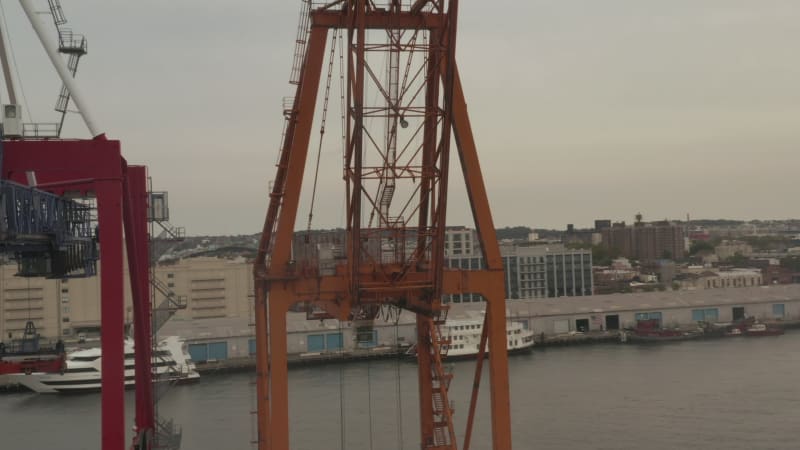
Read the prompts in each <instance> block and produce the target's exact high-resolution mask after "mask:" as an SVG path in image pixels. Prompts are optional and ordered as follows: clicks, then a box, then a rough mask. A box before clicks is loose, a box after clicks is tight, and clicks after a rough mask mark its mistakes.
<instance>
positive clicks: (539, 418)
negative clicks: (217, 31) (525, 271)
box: [0, 332, 800, 450]
mask: <svg viewBox="0 0 800 450" xmlns="http://www.w3.org/2000/svg"><path fill="white" fill-rule="evenodd" d="M453 369H454V371H455V374H456V377H455V379H454V381H453V384H452V386H451V399H453V400H455V406H456V419H457V433H458V434H459V439H460V438H461V435H463V430H464V420H465V413H466V409H467V405H468V401H469V394H470V388H471V384H472V373H473V370H474V362H469V361H467V362H458V363H455V364H453ZM510 373H511V390H512V415H513V425H512V427H513V439H514V446H515V448H516V449H608V450H641V449H648V450H668V449H669V450H675V449H698V450H700V449H702V450H707V449H725V450H769V449H787V450H788V449H797V448H800V386H799V385H798V379H800V333H797V332H793V333H789V334H786V335H784V336H780V337H770V338H758V339H756V338H752V339H747V338H737V339H729V340H718V341H705V342H684V343H676V344H670V345H662V346H647V347H640V346H632V345H603V346H590V347H573V348H557V349H549V350H536V351H534V352H533V353H532V354H530V355H521V356H515V357H512V358H511V363H510ZM251 380H252V377H251V375H250V374H233V375H217V376H205V377H203V379H202V380H201V381H200V383H198V384H196V385H192V386H178V387H175V388H173V389H172V390H171V391H170V392H168V393H167V394H166V396H165V397H164V398H163V400H162V401H161V403H160V404H159V409H160V412H161V414H162V415H164V416H167V417H173V418H174V419H175V421H176V422H177V423H179V424H182V426H183V447H182V448H183V449H185V450H194V449H202V450H212V449H213V450H217V449H228V448H230V449H249V448H251V447H250V444H249V443H250V440H251V439H252V436H253V427H252V419H251V416H250V414H249V411H251V410H253V409H255V407H254V404H253V401H252V398H253V392H254V388H253V386H251V384H250V381H251ZM484 380H486V378H484ZM290 381H291V382H290V384H291V385H290V398H291V411H290V415H291V420H292V432H291V433H292V436H291V439H292V448H293V449H298V450H300V449H302V450H305V449H308V450H312V449H313V450H321V449H337V448H347V449H349V450H358V449H371V448H372V449H381V450H384V449H403V450H406V449H408V450H410V449H418V448H419V443H418V437H417V434H418V433H417V429H418V420H417V418H416V409H417V399H416V388H417V386H416V367H415V366H414V365H413V364H411V363H407V362H396V361H381V362H371V363H355V364H346V365H330V366H321V367H312V368H300V369H292V370H290ZM484 387H485V388H488V385H484ZM342 393H344V396H342V395H341V394H342ZM487 397H488V389H483V394H482V398H481V401H480V402H479V405H478V408H479V410H480V411H479V416H478V418H477V421H476V435H475V438H474V441H473V442H474V445H473V447H472V448H475V449H481V448H487V447H488V442H489V433H488V425H489V424H488V421H487V419H488V414H487V413H486V411H485V409H484V408H482V407H485V406H486V404H487V403H486V400H487ZM127 398H128V400H129V403H130V404H129V405H128V406H129V408H128V411H129V417H128V418H129V421H130V420H132V418H131V415H132V407H133V405H132V402H133V396H132V393H129V394H128V397H127ZM342 398H343V399H344V400H343V401H342ZM342 412H344V417H345V420H344V421H342V420H340V417H342ZM481 412H482V414H480V413H481ZM398 424H400V425H401V426H398ZM398 429H402V433H401V432H398ZM99 430H100V396H99V395H98V394H88V395H81V396H50V395H36V394H10V395H0V439H1V440H0V443H1V444H2V445H0V447H2V448H31V449H33V448H58V449H97V448H99ZM343 441H344V444H345V445H344V446H342V443H343Z"/></svg>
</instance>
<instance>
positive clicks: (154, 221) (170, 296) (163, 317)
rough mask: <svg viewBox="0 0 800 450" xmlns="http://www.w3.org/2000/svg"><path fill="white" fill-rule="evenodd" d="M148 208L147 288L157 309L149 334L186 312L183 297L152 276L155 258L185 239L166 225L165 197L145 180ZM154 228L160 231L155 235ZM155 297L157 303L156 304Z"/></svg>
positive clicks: (182, 233)
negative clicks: (146, 183) (183, 311)
mask: <svg viewBox="0 0 800 450" xmlns="http://www.w3.org/2000/svg"><path fill="white" fill-rule="evenodd" d="M148 189H149V198H150V201H149V207H148V212H147V220H148V222H150V267H151V271H150V285H151V287H152V301H153V304H154V305H156V304H158V306H156V307H154V308H153V322H152V324H153V333H157V332H158V330H160V329H161V327H162V326H164V324H165V323H167V321H168V320H169V319H170V318H171V317H172V316H174V315H175V313H176V312H178V311H179V310H181V309H186V304H187V299H186V296H185V295H175V292H173V291H172V288H171V287H170V286H169V285H168V284H167V283H164V282H163V281H161V280H160V279H158V277H156V271H155V266H156V262H157V261H158V259H159V258H160V257H161V255H163V254H164V253H165V252H166V251H167V250H169V248H170V247H171V245H172V244H173V243H175V242H180V241H182V240H183V239H184V237H185V236H186V230H185V229H184V228H183V227H176V226H173V225H172V224H170V223H169V196H168V195H167V193H166V192H163V191H161V192H154V191H153V189H152V180H148ZM156 226H158V227H159V228H160V229H161V232H160V233H158V236H156V233H155V232H156ZM158 298H161V301H160V302H158V300H157V299H158Z"/></svg>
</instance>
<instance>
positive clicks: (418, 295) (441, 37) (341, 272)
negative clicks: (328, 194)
mask: <svg viewBox="0 0 800 450" xmlns="http://www.w3.org/2000/svg"><path fill="white" fill-rule="evenodd" d="M334 8H336V10H334ZM423 9H424V10H426V11H425V12H422V10H423ZM445 11H446V12H445ZM456 13H457V0H449V1H448V2H447V8H445V2H444V0H437V1H418V2H416V3H415V4H414V6H413V9H411V10H407V11H404V10H402V7H401V6H400V2H392V5H391V6H390V7H389V8H388V9H386V10H383V9H375V8H374V7H373V6H372V2H368V1H367V0H349V1H347V0H346V1H339V2H332V3H331V4H330V5H329V7H328V8H322V9H317V10H315V11H311V12H310V15H311V20H310V23H311V30H310V35H309V39H308V43H307V47H306V53H305V56H304V63H303V65H302V68H301V73H300V78H299V83H298V84H297V94H296V96H295V98H294V105H293V107H292V110H291V111H290V114H289V117H288V122H287V132H286V137H285V140H284V143H283V146H282V150H281V155H280V162H279V164H278V167H277V174H276V177H275V184H274V185H273V189H272V193H271V194H270V205H269V208H268V210H267V217H266V219H265V223H264V228H263V233H262V237H261V242H260V245H259V254H258V256H257V258H256V261H255V264H254V278H255V293H256V299H255V309H256V311H255V312H256V345H257V351H256V355H257V361H258V363H257V373H258V382H257V396H258V430H259V434H258V447H259V450H288V449H289V438H288V436H289V421H288V416H289V414H288V372H287V367H286V362H287V354H286V352H287V347H286V344H287V342H286V313H287V311H288V310H289V307H290V306H291V305H292V304H294V303H297V302H305V303H308V304H309V305H313V307H315V308H321V309H324V310H325V311H327V312H328V313H329V314H330V315H331V316H334V317H336V318H338V319H339V320H351V319H352V318H353V317H354V316H355V315H356V314H359V313H362V312H363V311H366V310H369V309H370V308H373V307H375V306H376V305H384V304H391V305H395V306H398V307H401V308H403V309H406V310H409V311H412V312H413V313H415V314H416V315H417V330H418V333H419V336H418V351H417V354H418V363H419V367H418V374H419V376H418V378H419V394H420V432H421V436H420V443H421V445H422V448H426V449H440V450H443V449H455V448H457V446H456V443H455V435H454V433H453V431H452V419H451V417H450V416H451V414H452V411H450V410H449V408H445V409H444V410H441V409H440V408H441V407H438V408H437V407H436V402H435V401H434V402H431V398H432V397H433V398H436V397H435V396H436V395H440V394H437V392H442V391H441V383H444V382H445V381H444V378H445V377H446V376H445V374H443V372H442V370H441V361H440V358H439V353H438V350H439V349H440V348H441V347H443V346H444V347H446V345H447V343H446V341H441V340H439V339H438V338H437V330H436V324H437V323H438V320H439V318H440V317H441V315H442V314H443V313H444V311H445V310H446V308H445V306H443V305H442V304H441V298H442V295H447V294H456V293H478V294H481V295H482V296H483V297H484V298H485V299H486V300H487V314H486V327H485V329H486V332H487V339H486V340H488V347H489V348H488V351H489V352H490V353H491V355H492V357H491V358H490V359H489V366H490V370H489V371H490V376H491V380H490V381H491V395H490V410H491V413H490V414H491V423H492V448H493V449H494V450H510V449H511V429H510V399H509V384H508V357H507V349H506V340H507V337H506V317H505V287H504V282H503V267H502V260H501V258H500V250H499V247H498V243H497V238H496V234H495V229H494V224H493V221H492V217H491V211H490V208H489V203H488V198H487V194H486V187H485V185H484V183H483V178H482V174H481V170H480V164H479V161H478V155H477V149H476V146H475V141H474V137H473V135H472V131H471V127H470V122H469V116H468V114H467V107H466V101H465V98H464V93H463V89H462V86H461V83H460V79H459V75H458V70H457V67H456V65H455V64H454V63H451V62H452V61H455V34H456V20H455V18H456ZM330 28H339V29H345V30H347V35H346V36H347V38H346V40H345V44H346V47H347V50H346V52H347V62H346V67H347V74H348V75H347V79H346V86H347V94H346V101H347V105H346V111H347V117H346V137H345V141H346V148H345V155H344V161H345V162H344V164H345V167H344V175H345V181H346V203H347V246H346V247H347V263H346V264H342V265H341V266H339V267H337V268H336V275H329V276H321V275H320V274H319V272H318V271H317V270H316V268H315V267H313V266H309V265H303V264H300V263H298V262H296V261H293V260H292V259H291V243H292V241H293V239H292V238H293V233H294V226H295V220H296V216H297V212H298V211H297V209H298V204H299V199H300V187H301V185H302V180H303V175H304V169H305V166H306V160H307V155H308V144H309V139H310V135H311V127H312V120H313V117H314V108H315V105H316V102H317V94H318V87H319V84H320V78H321V71H322V65H323V59H324V56H325V44H326V39H327V31H328V29H330ZM367 30H386V31H387V34H389V33H388V32H389V31H390V30H425V31H426V33H428V36H429V42H428V43H427V44H426V45H420V46H419V47H418V48H416V49H414V48H413V46H412V45H405V44H402V43H396V42H394V41H393V42H392V43H390V45H387V46H385V47H383V51H387V52H389V51H398V50H397V49H398V48H399V49H401V50H408V51H415V52H417V53H419V52H420V50H424V52H423V54H425V55H427V59H426V63H425V70H424V71H422V74H423V75H424V77H425V80H424V81H425V86H424V90H423V91H424V92H423V93H422V95H424V106H423V107H421V109H420V108H416V109H414V108H410V107H404V106H402V105H400V106H397V105H389V106H388V107H386V108H383V109H381V108H373V107H371V106H370V105H365V95H364V87H365V81H367V80H368V77H371V78H369V79H370V80H372V81H373V82H375V83H378V80H377V77H375V76H374V73H372V72H371V69H370V68H369V65H368V64H367V58H366V56H365V54H366V53H367V51H377V50H379V49H381V47H380V46H378V45H374V44H372V43H367V41H366V37H367ZM395 36H397V35H396V34H395ZM421 76H422V75H421ZM440 86H441V87H440ZM378 89H379V90H380V92H382V93H383V94H384V97H386V99H387V101H389V102H391V95H388V94H389V93H390V92H392V91H391V90H390V89H384V88H382V87H381V86H380V85H379V86H378ZM401 110H402V111H409V112H413V113H414V114H415V115H416V117H417V119H418V120H420V121H421V122H422V123H421V129H420V130H418V132H419V131H421V133H422V136H423V137H422V140H423V142H422V144H421V145H420V147H419V149H418V150H417V152H418V154H415V155H414V156H413V157H411V158H410V159H409V161H411V160H413V159H414V158H415V157H418V159H419V162H418V163H411V162H409V163H408V164H406V165H396V164H397V159H395V158H389V156H388V152H387V151H383V150H381V148H380V145H379V144H377V143H376V140H375V139H374V137H373V136H372V135H371V134H370V133H369V132H368V131H366V128H365V126H364V119H365V117H367V116H368V115H372V116H376V117H387V118H389V119H390V120H391V118H392V114H400V113H399V111H401ZM401 117H402V116H401ZM451 132H452V136H453V137H454V139H455V142H456V147H457V153H458V157H459V160H460V161H461V167H462V172H463V176H464V181H465V183H466V187H467V192H468V195H469V199H470V204H471V209H472V214H473V218H474V221H475V224H476V228H477V231H478V235H479V239H480V243H481V246H482V249H483V252H484V257H485V260H486V263H487V269H485V270H476V271H461V270H451V269H447V268H445V265H444V231H445V212H446V207H447V180H448V178H447V177H448V172H449V154H450V149H449V144H450V139H451ZM414 137H416V133H415V134H414ZM412 139H413V138H412ZM370 146H373V147H374V149H375V150H377V153H378V154H380V156H381V159H382V163H383V166H377V165H374V164H368V163H366V162H365V161H364V154H365V152H366V150H367V149H369V147H370ZM413 151H414V150H413V149H412V152H413ZM393 164H394V165H393ZM403 164H405V163H403ZM391 174H394V175H391ZM389 176H393V179H394V180H401V179H409V178H411V179H413V180H416V181H418V185H417V187H416V190H414V191H413V194H412V198H415V199H416V204H411V205H410V209H409V210H410V211H412V212H413V214H416V220H417V223H416V225H415V226H414V227H410V228H407V225H406V223H405V222H392V220H391V218H390V217H381V218H380V219H379V221H378V223H379V224H381V225H380V226H379V227H378V228H369V227H364V226H363V224H362V221H363V214H362V213H363V212H370V211H375V210H376V209H378V208H379V207H380V206H381V205H380V200H379V199H378V198H377V196H374V195H371V194H370V193H369V192H367V191H366V189H365V187H364V182H365V181H367V182H369V180H373V181H374V180H381V181H383V180H384V179H386V177H389ZM362 198H365V199H366V200H367V202H362ZM403 210H404V211H405V210H406V209H405V207H404V208H403ZM382 214H383V213H382ZM389 237H391V238H392V239H401V238H402V239H403V240H404V241H405V240H411V241H412V242H415V243H416V247H415V248H414V250H413V251H412V252H411V254H405V253H403V254H399V257H396V258H394V259H391V260H384V259H383V258H381V257H376V256H375V254H374V251H372V250H370V245H372V244H374V243H375V242H377V243H378V244H381V242H384V241H385V240H387V239H389ZM395 242H396V241H395ZM371 243H372V244H371ZM379 247H380V245H379ZM381 251H382V250H381ZM486 340H484V341H486ZM476 381H477V380H476ZM444 392H445V393H446V388H445V391H444ZM470 410H474V404H473V405H472V406H471V407H470ZM470 415H471V413H470ZM442 421H443V422H442ZM445 422H446V423H447V424H449V425H443V424H444V423H445ZM470 422H471V421H470ZM448 433H449V436H447V434H448Z"/></svg>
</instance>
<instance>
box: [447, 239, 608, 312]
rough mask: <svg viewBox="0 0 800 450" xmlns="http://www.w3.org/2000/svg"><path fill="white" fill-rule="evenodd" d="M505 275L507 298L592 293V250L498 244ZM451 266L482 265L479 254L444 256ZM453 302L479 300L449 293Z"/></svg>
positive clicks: (475, 295)
mask: <svg viewBox="0 0 800 450" xmlns="http://www.w3.org/2000/svg"><path fill="white" fill-rule="evenodd" d="M500 253H501V256H502V258H503V268H504V271H505V279H506V298H508V299H510V300H518V299H525V298H545V297H564V296H584V295H592V287H593V275H592V253H591V252H590V251H588V250H584V249H568V248H565V247H564V246H563V245H561V244H555V245H520V244H517V245H501V246H500ZM446 262H447V265H448V267H451V268H460V269H464V270H475V269H479V268H481V267H483V264H484V262H483V258H482V256H474V255H472V256H467V255H462V256H455V255H451V256H449V257H448V258H447V261H446ZM446 300H447V301H449V302H452V303H468V302H475V301H481V297H480V296H479V295H477V294H461V295H452V296H448V298H447V299H446Z"/></svg>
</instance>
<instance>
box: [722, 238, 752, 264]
mask: <svg viewBox="0 0 800 450" xmlns="http://www.w3.org/2000/svg"><path fill="white" fill-rule="evenodd" d="M714 254H716V255H717V258H719V261H725V260H726V259H728V258H732V257H734V256H737V255H739V256H746V257H749V256H751V255H752V254H753V247H752V246H750V244H748V243H746V242H742V241H722V242H721V243H720V244H719V245H717V246H716V247H715V248H714Z"/></svg>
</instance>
